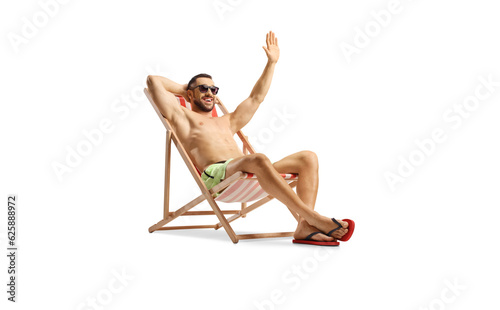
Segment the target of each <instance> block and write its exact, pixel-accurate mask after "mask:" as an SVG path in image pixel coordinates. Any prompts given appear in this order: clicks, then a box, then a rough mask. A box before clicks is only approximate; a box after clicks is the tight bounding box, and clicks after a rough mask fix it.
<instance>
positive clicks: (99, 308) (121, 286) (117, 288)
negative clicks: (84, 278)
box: [75, 268, 135, 310]
mask: <svg viewBox="0 0 500 310" xmlns="http://www.w3.org/2000/svg"><path fill="white" fill-rule="evenodd" d="M111 274H112V275H113V276H112V277H111V278H110V279H109V281H108V283H107V285H106V286H105V287H103V288H101V289H100V290H99V291H98V292H97V293H96V294H95V295H93V296H89V297H87V298H86V299H85V301H82V302H80V303H79V304H78V305H76V307H75V309H76V310H103V309H105V308H106V307H107V306H108V305H110V304H111V303H112V302H113V301H114V300H115V299H116V295H118V294H120V293H122V292H123V291H124V290H125V288H126V287H127V286H128V285H129V281H131V280H134V278H135V277H134V276H132V275H130V274H128V273H127V272H126V271H125V268H122V270H121V272H118V271H117V270H115V269H113V270H111Z"/></svg>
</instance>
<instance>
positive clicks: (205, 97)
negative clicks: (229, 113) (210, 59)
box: [191, 77, 215, 112]
mask: <svg viewBox="0 0 500 310" xmlns="http://www.w3.org/2000/svg"><path fill="white" fill-rule="evenodd" d="M198 85H207V86H214V81H212V79H209V78H203V77H202V78H197V79H196V84H195V85H194V86H195V87H194V88H192V89H191V91H192V92H193V103H194V104H195V105H196V106H197V107H198V108H199V109H200V110H201V111H203V112H210V111H212V110H213V109H214V106H215V103H214V101H215V98H214V94H212V91H211V90H210V89H208V91H207V92H206V93H202V92H200V88H199V87H196V86H198Z"/></svg>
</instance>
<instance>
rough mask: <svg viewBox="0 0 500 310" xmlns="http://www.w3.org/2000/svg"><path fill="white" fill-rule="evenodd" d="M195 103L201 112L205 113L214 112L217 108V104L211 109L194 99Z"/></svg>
mask: <svg viewBox="0 0 500 310" xmlns="http://www.w3.org/2000/svg"><path fill="white" fill-rule="evenodd" d="M212 100H213V98H212ZM193 103H194V104H196V106H197V107H198V108H199V109H200V110H202V111H203V112H212V110H213V109H214V107H215V104H212V107H211V108H207V107H206V106H205V105H203V104H202V103H201V100H199V99H194V102H193ZM212 103H213V101H212Z"/></svg>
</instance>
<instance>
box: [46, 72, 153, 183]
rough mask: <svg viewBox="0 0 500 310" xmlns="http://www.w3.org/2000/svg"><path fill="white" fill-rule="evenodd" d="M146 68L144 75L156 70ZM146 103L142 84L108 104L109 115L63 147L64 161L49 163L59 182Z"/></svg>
mask: <svg viewBox="0 0 500 310" xmlns="http://www.w3.org/2000/svg"><path fill="white" fill-rule="evenodd" d="M158 68H159V67H158V66H156V68H155V69H152V68H151V67H146V72H147V73H146V75H144V81H145V80H146V76H147V75H154V74H156V73H157V72H159V70H158ZM146 101H147V98H146V95H145V94H144V82H143V83H140V84H137V85H135V86H134V87H132V88H131V89H129V90H128V91H126V92H125V93H122V94H120V96H119V98H117V99H115V100H114V101H113V102H111V104H110V111H111V113H110V115H108V116H106V117H102V118H101V119H100V120H99V121H98V122H97V125H95V126H94V127H93V128H88V129H84V130H82V134H81V135H80V137H79V139H78V141H77V142H75V143H74V144H72V145H67V146H66V147H65V155H64V156H63V158H64V160H61V161H59V160H53V161H52V162H51V167H52V171H53V172H54V174H55V175H56V177H57V179H58V181H59V182H62V181H63V180H64V178H65V177H66V176H67V174H69V173H71V172H74V171H75V170H76V169H77V168H78V166H80V165H81V164H82V163H83V160H84V159H85V158H87V157H89V156H90V155H91V154H92V153H93V152H94V150H95V149H96V148H97V147H98V146H99V145H101V144H102V143H103V142H104V141H105V140H106V135H108V134H110V133H111V132H113V131H115V129H116V126H117V125H118V124H119V123H122V122H124V121H125V120H126V119H127V118H128V117H129V116H130V115H131V113H132V111H134V110H135V109H137V108H138V107H139V106H140V105H141V104H143V103H144V102H146Z"/></svg>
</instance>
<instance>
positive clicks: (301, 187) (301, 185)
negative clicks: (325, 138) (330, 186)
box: [273, 151, 348, 241]
mask: <svg viewBox="0 0 500 310" xmlns="http://www.w3.org/2000/svg"><path fill="white" fill-rule="evenodd" d="M273 166H274V168H275V169H276V171H278V172H279V173H297V174H299V179H298V182H297V187H296V191H297V195H298V196H299V198H300V199H301V200H302V202H304V203H305V204H306V205H307V206H308V207H309V208H310V209H311V210H314V206H315V204H316V197H317V194H318V183H319V178H318V167H319V166H318V157H317V156H316V154H315V153H314V152H311V151H302V152H298V153H295V154H292V155H289V156H287V157H285V158H283V159H281V160H279V161H277V162H275V163H274V164H273ZM339 223H341V224H342V226H343V227H344V228H347V227H348V224H347V223H346V222H343V221H339ZM317 231H318V229H317V228H315V227H313V226H312V225H310V224H309V223H307V221H306V220H305V219H304V218H303V217H300V218H299V223H298V225H297V229H296V230H295V234H294V236H293V237H294V238H295V239H304V238H306V237H307V236H308V235H309V234H311V233H313V232H317ZM312 240H316V241H336V239H334V238H332V237H329V236H327V235H325V234H322V233H320V234H315V235H314V236H313V237H312Z"/></svg>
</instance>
